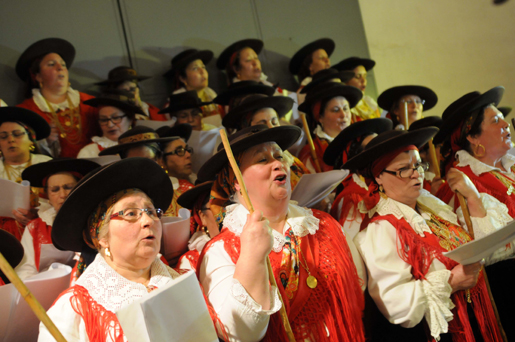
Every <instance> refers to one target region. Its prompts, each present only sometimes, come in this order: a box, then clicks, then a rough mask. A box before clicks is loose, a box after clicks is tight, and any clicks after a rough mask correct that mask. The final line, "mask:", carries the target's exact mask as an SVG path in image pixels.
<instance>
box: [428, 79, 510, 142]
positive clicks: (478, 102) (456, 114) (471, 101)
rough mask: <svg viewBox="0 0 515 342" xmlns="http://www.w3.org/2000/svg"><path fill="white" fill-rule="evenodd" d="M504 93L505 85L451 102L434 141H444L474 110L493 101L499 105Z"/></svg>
mask: <svg viewBox="0 0 515 342" xmlns="http://www.w3.org/2000/svg"><path fill="white" fill-rule="evenodd" d="M503 95H504V87H502V86H499V87H495V88H492V89H490V90H488V91H487V92H485V93H483V94H481V93H480V92H478V91H473V92H470V93H467V94H465V95H463V96H462V97H460V98H459V99H457V100H456V101H454V102H453V103H451V104H450V105H449V107H447V108H446V109H445V110H444V112H443V114H442V119H443V124H442V126H441V128H440V131H439V132H438V134H437V135H436V136H435V137H434V139H433V143H435V144H440V143H442V142H443V141H444V140H445V139H447V138H448V137H449V136H450V135H451V134H452V132H453V131H454V130H455V129H456V128H457V127H458V126H459V125H460V124H461V122H462V121H463V120H465V119H466V118H467V117H468V116H469V115H470V114H471V113H472V112H473V111H475V110H477V109H480V108H482V107H485V106H488V105H489V104H492V103H493V104H494V105H495V106H497V105H498V104H499V102H501V99H502V96H503Z"/></svg>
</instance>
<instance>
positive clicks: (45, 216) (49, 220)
mask: <svg viewBox="0 0 515 342" xmlns="http://www.w3.org/2000/svg"><path fill="white" fill-rule="evenodd" d="M55 215H57V212H56V211H55V209H54V207H53V206H52V205H51V204H50V203H45V202H43V203H41V205H40V206H39V211H38V216H39V218H40V219H42V220H43V222H45V223H46V224H47V225H48V226H52V225H53V224H54V219H55Z"/></svg>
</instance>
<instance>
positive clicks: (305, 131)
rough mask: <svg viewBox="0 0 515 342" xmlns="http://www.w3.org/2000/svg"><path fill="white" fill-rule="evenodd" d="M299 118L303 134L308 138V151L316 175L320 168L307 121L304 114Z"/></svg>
mask: <svg viewBox="0 0 515 342" xmlns="http://www.w3.org/2000/svg"><path fill="white" fill-rule="evenodd" d="M300 117H301V118H302V126H303V127H304V133H305V134H306V137H307V138H308V144H309V149H310V151H311V157H312V158H313V163H314V164H315V165H313V166H314V167H315V170H316V172H317V173H320V172H322V168H321V167H320V163H319V162H318V157H317V152H316V150H315V144H314V143H313V138H312V137H311V133H310V132H309V126H308V121H307V120H306V114H304V113H301V114H300Z"/></svg>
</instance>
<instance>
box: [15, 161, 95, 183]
mask: <svg viewBox="0 0 515 342" xmlns="http://www.w3.org/2000/svg"><path fill="white" fill-rule="evenodd" d="M99 167H100V165H99V164H97V163H95V162H92V161H90V160H87V159H75V158H59V159H52V160H49V161H47V162H44V163H39V164H35V165H31V166H29V167H28V168H26V169H25V170H23V172H22V173H21V178H22V179H23V180H28V181H29V182H30V186H34V187H36V188H42V187H43V182H44V180H45V179H47V178H48V177H50V176H52V175H54V174H56V173H59V172H75V173H78V174H80V175H82V176H83V177H84V176H85V175H87V174H88V173H90V172H91V171H93V170H95V169H96V168H99Z"/></svg>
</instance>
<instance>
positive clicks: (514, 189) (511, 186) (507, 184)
mask: <svg viewBox="0 0 515 342" xmlns="http://www.w3.org/2000/svg"><path fill="white" fill-rule="evenodd" d="M492 175H494V177H495V178H497V179H498V180H499V181H500V182H501V183H502V184H503V185H504V186H505V187H506V188H507V189H508V190H507V191H506V194H507V195H508V196H510V195H511V194H512V193H513V192H515V187H514V185H515V182H514V181H512V180H511V179H510V178H509V177H507V176H504V175H502V174H501V173H500V172H499V171H492Z"/></svg>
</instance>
